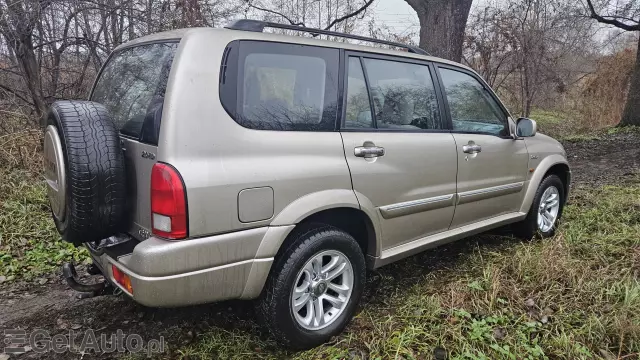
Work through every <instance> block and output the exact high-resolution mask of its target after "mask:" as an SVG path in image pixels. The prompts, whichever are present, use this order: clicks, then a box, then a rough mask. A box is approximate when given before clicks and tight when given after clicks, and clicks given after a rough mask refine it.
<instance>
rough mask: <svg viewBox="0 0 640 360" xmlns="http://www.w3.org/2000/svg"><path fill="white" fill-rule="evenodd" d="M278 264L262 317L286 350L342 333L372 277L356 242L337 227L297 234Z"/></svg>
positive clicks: (268, 286) (260, 303)
mask: <svg viewBox="0 0 640 360" xmlns="http://www.w3.org/2000/svg"><path fill="white" fill-rule="evenodd" d="M294 237H295V238H294V240H293V242H292V245H290V246H289V248H288V249H286V251H285V252H284V253H283V254H282V256H279V258H278V259H277V260H276V262H275V263H274V267H273V269H272V272H271V274H270V275H269V279H268V280H267V283H266V284H265V288H264V290H263V293H262V294H261V296H260V298H259V299H258V303H257V305H258V306H257V311H258V316H259V317H260V318H261V319H262V321H263V323H264V325H266V327H267V328H268V329H269V331H270V332H271V333H272V334H273V335H274V336H275V337H276V339H277V340H278V341H279V342H281V343H283V344H284V345H286V346H288V347H291V348H296V349H307V348H310V347H313V346H317V345H320V344H322V343H324V342H326V341H327V340H329V338H331V336H334V335H337V334H339V333H340V332H341V331H342V330H343V329H344V327H345V326H346V325H347V323H348V322H349V320H351V318H352V317H353V314H354V312H355V310H356V307H357V305H358V302H359V300H360V296H361V295H362V290H363V288H364V280H365V276H366V268H365V261H364V254H363V253H362V250H361V249H360V246H359V245H358V243H357V242H356V241H355V239H354V238H353V237H352V236H351V235H349V234H347V233H346V232H344V231H342V230H340V229H337V228H335V227H331V226H322V225H320V226H316V227H313V228H311V229H309V230H307V231H302V232H299V233H298V234H296V235H294Z"/></svg>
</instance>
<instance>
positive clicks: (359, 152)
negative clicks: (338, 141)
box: [353, 146, 384, 158]
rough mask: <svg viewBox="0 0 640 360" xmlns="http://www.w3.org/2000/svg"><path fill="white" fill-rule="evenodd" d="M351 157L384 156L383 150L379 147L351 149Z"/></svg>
mask: <svg viewBox="0 0 640 360" xmlns="http://www.w3.org/2000/svg"><path fill="white" fill-rule="evenodd" d="M353 155H355V156H357V157H363V158H372V157H378V156H384V148H383V147H380V146H358V147H356V148H354V149H353Z"/></svg>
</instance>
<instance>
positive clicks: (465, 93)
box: [440, 68, 507, 135]
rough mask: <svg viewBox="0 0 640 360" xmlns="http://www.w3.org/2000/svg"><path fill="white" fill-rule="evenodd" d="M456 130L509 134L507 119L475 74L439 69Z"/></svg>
mask: <svg viewBox="0 0 640 360" xmlns="http://www.w3.org/2000/svg"><path fill="white" fill-rule="evenodd" d="M440 74H441V77H442V83H443V85H444V88H445V92H446V94H447V100H448V102H449V110H450V112H451V121H452V123H453V130H454V131H465V132H477V133H485V134H492V135H506V124H507V118H506V115H505V114H504V112H503V111H502V109H501V108H500V106H499V105H498V103H497V102H496V101H495V100H494V98H493V97H492V96H491V95H490V94H489V92H488V91H487V90H486V89H485V88H484V86H482V84H481V83H480V82H479V81H478V80H476V79H475V78H474V77H473V76H471V75H468V74H465V73H463V72H460V71H455V70H449V69H443V68H440Z"/></svg>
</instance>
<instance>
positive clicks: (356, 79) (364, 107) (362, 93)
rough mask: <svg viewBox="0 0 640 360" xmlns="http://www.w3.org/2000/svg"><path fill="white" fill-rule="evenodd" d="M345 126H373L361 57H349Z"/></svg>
mask: <svg viewBox="0 0 640 360" xmlns="http://www.w3.org/2000/svg"><path fill="white" fill-rule="evenodd" d="M344 126H345V127H347V128H373V127H374V124H373V117H372V116H371V106H370V103H369V92H368V91H367V84H366V82H365V80H364V72H363V71H362V65H361V64H360V58H357V57H349V69H348V75H347V106H346V112H345V120H344Z"/></svg>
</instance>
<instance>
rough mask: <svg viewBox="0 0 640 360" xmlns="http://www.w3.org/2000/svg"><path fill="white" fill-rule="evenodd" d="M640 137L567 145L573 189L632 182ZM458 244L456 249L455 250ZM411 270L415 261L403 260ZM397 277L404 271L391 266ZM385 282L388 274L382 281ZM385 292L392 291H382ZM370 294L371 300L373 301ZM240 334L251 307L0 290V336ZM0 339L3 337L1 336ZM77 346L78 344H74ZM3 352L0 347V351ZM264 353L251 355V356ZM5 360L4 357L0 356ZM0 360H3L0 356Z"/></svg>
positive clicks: (54, 277)
mask: <svg viewBox="0 0 640 360" xmlns="http://www.w3.org/2000/svg"><path fill="white" fill-rule="evenodd" d="M638 144H640V134H638V133H632V134H615V135H606V136H602V137H600V138H598V139H593V140H581V141H577V142H565V143H564V145H565V149H566V150H567V153H568V157H569V161H570V162H571V166H572V171H573V186H599V185H603V184H623V183H625V182H627V181H632V179H637V177H636V176H637V174H638V173H640V147H639V146H638ZM459 243H460V242H459ZM459 243H458V244H456V243H454V244H451V245H447V246H444V247H441V248H439V249H436V250H433V251H429V252H427V253H425V254H420V255H417V257H421V259H420V262H422V261H427V260H428V262H426V263H430V264H432V265H430V266H429V267H425V268H423V269H420V273H419V274H415V273H414V274H411V273H407V274H396V275H397V276H396V275H394V274H391V276H392V277H394V278H398V279H403V281H398V282H397V285H394V284H391V285H389V284H387V286H385V291H394V292H395V291H396V290H399V289H400V288H403V287H404V286H406V284H405V283H406V282H407V281H411V278H412V277H415V276H424V274H425V272H429V271H433V270H434V268H439V267H440V268H441V267H446V266H447V263H448V262H451V261H453V260H455V258H456V257H458V256H459V255H460V252H462V251H465V249H466V248H465V247H464V246H461V245H460V244H459ZM404 261H405V262H415V261H416V260H415V258H409V259H407V260H404ZM394 268H395V269H400V271H401V272H402V269H404V268H406V267H405V266H397V267H394ZM387 275H389V274H387ZM380 279H381V276H380V275H379V274H378V273H377V272H375V271H374V272H372V273H370V274H369V279H368V284H367V289H366V292H365V297H364V299H363V304H364V305H365V306H366V304H367V303H370V302H376V301H379V299H380V297H378V296H380V294H379V292H378V291H377V288H378V287H379V286H380ZM389 286H391V289H388V287H389ZM374 294H375V295H374ZM216 327H217V328H223V329H232V328H240V329H242V330H243V331H247V332H252V333H253V334H254V335H256V336H259V337H262V338H266V337H267V335H266V334H263V333H262V332H261V330H260V328H259V327H258V326H257V325H256V323H255V321H254V320H253V310H252V305H251V303H250V302H241V301H230V302H223V303H218V304H213V305H202V306H194V307H188V308H180V309H152V308H146V307H144V306H141V305H138V304H136V303H134V302H133V301H131V300H129V299H128V298H127V297H124V296H101V297H95V298H88V299H78V298H77V293H75V292H74V291H72V290H70V289H68V287H67V286H66V284H65V283H64V281H63V280H62V279H61V275H60V273H57V274H51V275H50V277H48V278H46V277H45V278H39V279H36V280H35V282H29V283H27V282H12V283H8V284H7V283H4V284H0V329H24V330H26V331H27V332H32V331H34V330H35V329H44V330H47V331H48V332H49V333H50V334H51V335H54V334H69V332H74V333H77V334H83V332H84V331H85V330H87V329H93V330H95V332H96V334H98V335H99V334H108V335H111V334H114V333H115V332H116V330H117V329H121V330H122V331H123V332H124V333H125V334H139V335H141V337H142V338H143V339H145V340H151V339H159V338H160V337H161V336H162V337H164V338H165V341H166V345H167V348H166V349H165V353H164V356H166V357H174V356H175V355H178V354H177V353H176V349H178V348H180V347H181V346H184V345H185V344H187V343H189V342H191V341H194V339H195V338H196V337H197V334H198V333H201V332H203V331H207V330H211V329H213V328H216ZM0 338H2V334H1V333H0ZM79 342H80V340H77V344H79ZM1 346H4V344H2V345H0V347H1ZM265 350H266V351H268V349H256V351H265ZM5 356H6V355H5ZM113 357H114V354H102V355H95V354H89V355H86V356H84V358H113ZM10 358H11V359H16V358H17V359H30V358H51V359H60V358H69V359H71V358H73V359H77V358H81V355H79V354H76V353H70V352H65V353H64V354H55V353H52V352H49V353H46V354H40V353H38V352H36V351H35V350H31V351H28V352H27V353H25V354H22V355H11V356H10ZM0 360H6V358H3V355H0Z"/></svg>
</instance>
